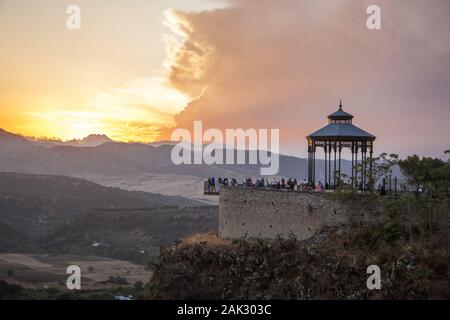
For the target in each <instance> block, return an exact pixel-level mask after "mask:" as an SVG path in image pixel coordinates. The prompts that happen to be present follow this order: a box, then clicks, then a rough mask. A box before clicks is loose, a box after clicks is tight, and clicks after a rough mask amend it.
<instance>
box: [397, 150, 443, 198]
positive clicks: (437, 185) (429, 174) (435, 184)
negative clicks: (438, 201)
mask: <svg viewBox="0 0 450 320" xmlns="http://www.w3.org/2000/svg"><path fill="white" fill-rule="evenodd" d="M398 164H399V166H400V168H401V170H402V172H403V173H404V174H405V175H406V176H407V177H408V181H409V183H410V184H411V185H412V186H413V187H414V188H415V190H416V192H418V191H419V190H420V189H421V188H423V189H426V190H428V191H431V192H442V191H444V192H445V193H447V192H448V188H449V187H450V162H449V161H447V162H445V161H443V160H441V159H438V158H429V157H423V158H420V157H419V156H417V155H413V156H408V157H407V158H406V159H404V160H400V161H399V163H398Z"/></svg>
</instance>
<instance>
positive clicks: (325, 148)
mask: <svg viewBox="0 0 450 320" xmlns="http://www.w3.org/2000/svg"><path fill="white" fill-rule="evenodd" d="M323 151H324V153H325V170H324V173H325V178H324V182H323V185H324V188H325V189H327V184H328V179H327V178H328V177H327V167H328V166H327V142H326V141H324V145H323Z"/></svg>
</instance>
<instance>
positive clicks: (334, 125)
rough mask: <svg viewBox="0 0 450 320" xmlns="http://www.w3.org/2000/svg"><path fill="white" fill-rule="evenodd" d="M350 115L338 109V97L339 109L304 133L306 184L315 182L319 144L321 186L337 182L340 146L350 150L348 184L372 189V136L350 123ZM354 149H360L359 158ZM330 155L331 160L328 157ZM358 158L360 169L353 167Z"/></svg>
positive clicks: (328, 187)
mask: <svg viewBox="0 0 450 320" xmlns="http://www.w3.org/2000/svg"><path fill="white" fill-rule="evenodd" d="M352 119H353V116H352V115H351V114H349V113H347V112H345V111H344V110H342V101H341V102H340V104H339V110H337V111H336V112H335V113H333V114H330V115H329V116H328V125H326V126H325V127H323V128H322V129H319V130H317V131H316V132H314V133H312V134H310V135H309V136H308V137H307V139H308V182H309V183H310V184H313V185H314V184H315V183H316V150H317V147H319V148H323V150H324V153H325V161H324V162H325V182H324V186H325V188H326V189H334V188H336V186H339V184H340V183H341V155H342V149H343V148H349V149H350V151H351V153H352V173H351V184H352V186H353V187H354V188H359V189H360V190H367V189H369V190H372V189H373V181H372V158H373V144H374V141H375V139H376V137H375V136H373V135H372V134H370V133H368V132H366V131H364V130H362V129H360V128H358V127H356V126H355V125H353V123H352ZM358 153H361V158H360V160H358ZM367 153H369V161H367ZM333 155H334V160H332V157H333ZM358 161H360V162H361V168H360V170H358V167H357V164H358ZM332 162H333V171H332ZM367 166H368V168H367ZM367 176H368V179H367ZM367 180H368V181H367Z"/></svg>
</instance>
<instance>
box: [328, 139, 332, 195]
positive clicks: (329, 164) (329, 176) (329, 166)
mask: <svg viewBox="0 0 450 320" xmlns="http://www.w3.org/2000/svg"><path fill="white" fill-rule="evenodd" d="M331 151H332V145H331V141H329V142H328V188H330V189H331Z"/></svg>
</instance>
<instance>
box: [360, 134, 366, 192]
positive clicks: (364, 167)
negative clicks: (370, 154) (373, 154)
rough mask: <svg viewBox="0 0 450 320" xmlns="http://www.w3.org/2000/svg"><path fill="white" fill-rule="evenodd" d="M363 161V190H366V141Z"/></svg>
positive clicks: (363, 149)
mask: <svg viewBox="0 0 450 320" xmlns="http://www.w3.org/2000/svg"><path fill="white" fill-rule="evenodd" d="M362 161H363V172H362V173H363V175H362V179H361V181H362V190H363V191H365V190H366V175H367V143H366V141H364V142H363V148H362Z"/></svg>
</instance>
